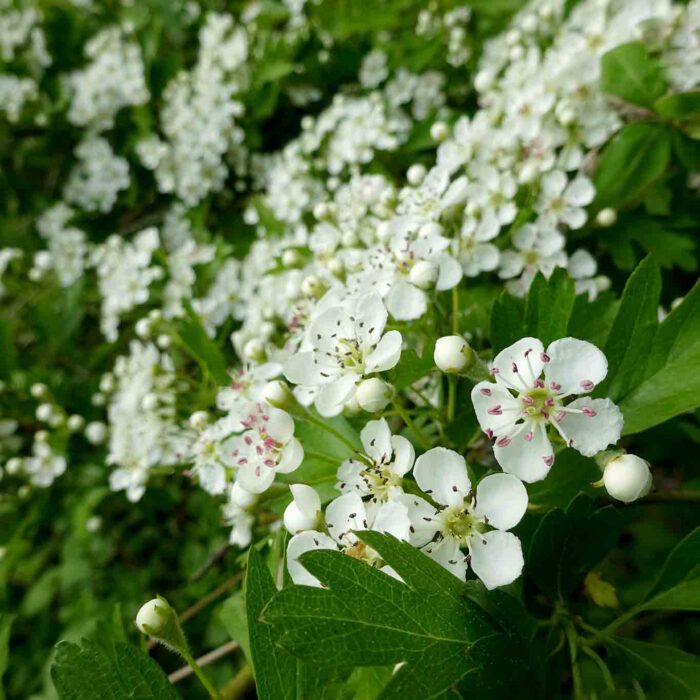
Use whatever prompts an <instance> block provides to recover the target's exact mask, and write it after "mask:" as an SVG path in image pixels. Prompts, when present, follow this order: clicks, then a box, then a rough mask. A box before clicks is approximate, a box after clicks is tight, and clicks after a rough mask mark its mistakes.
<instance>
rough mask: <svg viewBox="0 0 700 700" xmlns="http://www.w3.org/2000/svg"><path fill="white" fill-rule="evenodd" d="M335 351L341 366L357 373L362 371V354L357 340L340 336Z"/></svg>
mask: <svg viewBox="0 0 700 700" xmlns="http://www.w3.org/2000/svg"><path fill="white" fill-rule="evenodd" d="M336 352H337V357H338V364H340V366H341V367H343V368H344V369H350V370H353V371H356V372H358V373H359V374H362V373H364V369H365V362H364V356H363V352H362V350H361V349H360V344H359V343H358V342H357V340H351V339H349V338H340V339H339V340H338V345H337V346H336Z"/></svg>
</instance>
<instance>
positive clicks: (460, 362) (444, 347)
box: [433, 335, 474, 373]
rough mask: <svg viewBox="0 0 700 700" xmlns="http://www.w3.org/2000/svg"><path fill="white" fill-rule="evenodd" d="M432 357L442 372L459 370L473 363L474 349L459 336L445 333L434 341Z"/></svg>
mask: <svg viewBox="0 0 700 700" xmlns="http://www.w3.org/2000/svg"><path fill="white" fill-rule="evenodd" d="M433 359H434V360H435V364H436V365H437V366H438V368H439V369H441V370H442V371H443V372H450V373H453V372H461V371H463V370H464V369H467V368H468V367H470V366H471V364H472V363H473V361H474V351H473V350H472V349H471V348H470V347H469V343H467V341H466V340H464V338H462V337H461V336H459V335H446V336H443V337H442V338H438V341H437V343H435V352H434V353H433Z"/></svg>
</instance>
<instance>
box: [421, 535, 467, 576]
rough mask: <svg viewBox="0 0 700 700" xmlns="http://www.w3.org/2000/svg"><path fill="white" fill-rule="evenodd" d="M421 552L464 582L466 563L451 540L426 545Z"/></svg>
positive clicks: (462, 554) (462, 553)
mask: <svg viewBox="0 0 700 700" xmlns="http://www.w3.org/2000/svg"><path fill="white" fill-rule="evenodd" d="M423 551H424V552H425V553H426V554H427V555H428V556H429V557H430V558H431V559H434V560H435V561H436V562H437V563H438V564H440V565H441V566H443V567H444V568H445V569H447V570H448V571H449V572H450V573H453V574H454V575H455V576H456V577H457V578H459V579H462V581H464V579H465V578H466V576H467V562H466V560H465V556H464V552H462V550H461V549H460V548H459V546H458V545H457V543H456V542H455V541H454V540H453V539H451V538H446V539H444V540H441V541H440V542H435V543H431V544H428V545H426V546H425V547H424V548H423Z"/></svg>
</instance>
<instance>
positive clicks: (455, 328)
mask: <svg viewBox="0 0 700 700" xmlns="http://www.w3.org/2000/svg"><path fill="white" fill-rule="evenodd" d="M452 333H453V334H454V335H459V292H458V291H457V285H455V286H454V287H452Z"/></svg>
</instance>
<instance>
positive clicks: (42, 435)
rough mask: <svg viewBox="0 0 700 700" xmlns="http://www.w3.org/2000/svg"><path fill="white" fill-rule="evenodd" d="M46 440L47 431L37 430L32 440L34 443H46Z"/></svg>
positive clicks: (47, 437) (47, 436)
mask: <svg viewBox="0 0 700 700" xmlns="http://www.w3.org/2000/svg"><path fill="white" fill-rule="evenodd" d="M48 439H49V432H48V430H37V431H36V433H34V440H35V441H36V442H47V441H48Z"/></svg>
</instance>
